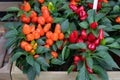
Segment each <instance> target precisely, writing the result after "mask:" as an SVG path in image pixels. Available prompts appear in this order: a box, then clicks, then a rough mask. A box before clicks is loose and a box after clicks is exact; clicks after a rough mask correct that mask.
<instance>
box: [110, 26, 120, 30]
mask: <svg viewBox="0 0 120 80" xmlns="http://www.w3.org/2000/svg"><path fill="white" fill-rule="evenodd" d="M112 28H113V29H117V30H120V25H114V26H113V27H112Z"/></svg>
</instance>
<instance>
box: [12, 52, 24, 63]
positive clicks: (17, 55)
mask: <svg viewBox="0 0 120 80" xmlns="http://www.w3.org/2000/svg"><path fill="white" fill-rule="evenodd" d="M21 55H24V52H16V53H15V54H14V55H13V56H12V59H11V62H12V63H13V62H14V61H16V60H17V59H18V58H19V57H20V56H21Z"/></svg>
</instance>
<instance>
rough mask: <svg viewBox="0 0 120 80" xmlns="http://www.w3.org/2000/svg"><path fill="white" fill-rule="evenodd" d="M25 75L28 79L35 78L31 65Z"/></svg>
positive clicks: (32, 79)
mask: <svg viewBox="0 0 120 80" xmlns="http://www.w3.org/2000/svg"><path fill="white" fill-rule="evenodd" d="M27 77H28V80H35V77H36V71H35V70H34V68H33V67H30V68H28V72H27Z"/></svg>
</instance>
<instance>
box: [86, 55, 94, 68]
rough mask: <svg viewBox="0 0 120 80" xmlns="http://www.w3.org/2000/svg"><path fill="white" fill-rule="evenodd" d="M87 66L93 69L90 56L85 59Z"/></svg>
mask: <svg viewBox="0 0 120 80" xmlns="http://www.w3.org/2000/svg"><path fill="white" fill-rule="evenodd" d="M86 61H87V64H88V66H89V67H90V68H91V69H92V68H93V59H92V58H91V56H88V57H87V58H86Z"/></svg>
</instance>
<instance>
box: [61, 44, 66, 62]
mask: <svg viewBox="0 0 120 80" xmlns="http://www.w3.org/2000/svg"><path fill="white" fill-rule="evenodd" d="M66 49H67V46H65V47H64V48H63V50H62V60H64V59H65V53H66Z"/></svg>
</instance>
